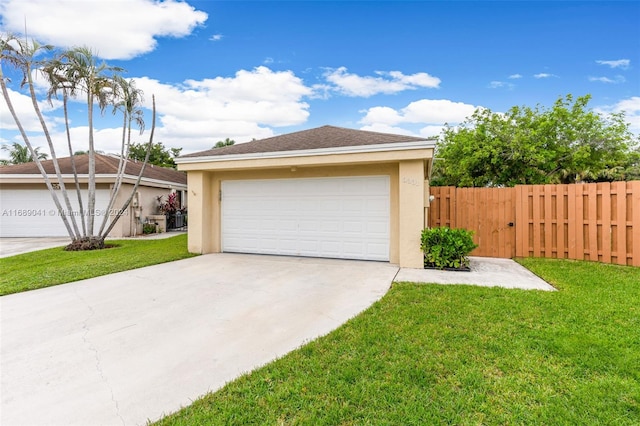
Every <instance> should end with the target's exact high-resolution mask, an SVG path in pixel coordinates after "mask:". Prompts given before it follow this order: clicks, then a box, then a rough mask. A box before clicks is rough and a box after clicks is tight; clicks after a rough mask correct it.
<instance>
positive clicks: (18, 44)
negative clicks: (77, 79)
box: [0, 34, 78, 239]
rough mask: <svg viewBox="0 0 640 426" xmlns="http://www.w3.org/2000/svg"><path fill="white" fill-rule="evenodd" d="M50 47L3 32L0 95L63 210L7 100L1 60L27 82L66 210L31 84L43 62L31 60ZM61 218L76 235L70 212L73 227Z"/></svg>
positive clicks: (63, 217) (65, 216) (51, 47)
mask: <svg viewBox="0 0 640 426" xmlns="http://www.w3.org/2000/svg"><path fill="white" fill-rule="evenodd" d="M52 50H53V46H50V45H41V44H40V43H38V42H37V41H35V40H32V41H31V42H28V41H26V40H25V41H22V40H20V39H18V38H17V37H15V36H14V35H12V34H6V35H5V34H3V35H2V36H1V37H0V52H1V53H0V89H1V90H2V97H3V98H4V100H5V103H6V105H7V108H8V109H9V112H10V113H11V117H12V118H13V120H14V122H15V123H16V126H17V127H18V131H19V132H20V135H21V136H22V139H23V140H24V143H25V145H26V146H27V148H28V149H29V152H30V153H31V158H33V160H34V162H35V163H36V166H37V167H38V170H39V171H40V174H41V175H42V176H43V178H44V181H45V185H46V186H47V188H48V189H49V192H50V193H51V197H52V199H53V202H54V204H55V206H56V208H57V209H58V211H63V209H62V205H61V204H60V200H59V199H58V195H57V193H56V191H55V190H54V189H53V185H52V183H51V179H50V178H49V176H48V175H47V173H46V172H45V170H44V167H43V166H42V164H41V162H40V159H39V158H38V153H37V152H36V151H35V150H34V148H33V145H32V144H31V141H30V139H29V137H28V135H27V133H26V131H25V130H24V127H23V126H22V122H21V121H20V118H19V117H18V115H17V113H16V111H15V108H14V107H13V103H12V102H11V97H10V96H9V90H8V89H7V81H6V80H5V78H4V71H3V69H2V64H3V63H7V64H9V65H11V66H12V67H14V68H16V69H18V70H19V71H21V72H22V81H21V83H20V86H21V87H24V86H25V85H27V86H28V88H29V94H30V96H31V103H32V105H33V108H34V110H35V112H36V115H37V116H38V119H39V121H40V126H41V127H42V130H43V132H44V135H45V138H46V140H47V143H48V145H49V149H50V151H51V159H52V160H53V165H54V169H55V172H56V176H57V178H58V184H59V186H60V189H61V190H62V191H61V192H62V195H63V197H64V200H65V203H66V206H67V210H71V203H70V202H69V197H68V196H67V192H66V190H65V188H64V182H63V180H62V174H61V173H60V167H59V165H58V161H57V158H56V156H55V150H54V149H53V143H52V141H51V135H50V133H49V129H48V128H47V125H46V123H45V120H44V117H43V115H42V112H41V111H40V107H39V105H38V101H37V99H36V93H35V88H34V84H33V71H34V70H38V68H39V66H41V65H42V63H43V62H42V61H40V60H38V61H36V60H35V58H36V56H39V55H40V54H41V53H42V52H45V53H46V52H50V51H52ZM61 218H62V222H63V223H64V226H65V228H66V229H67V232H68V233H69V236H70V237H71V239H75V238H77V236H78V228H77V226H76V225H75V220H74V217H73V216H71V218H72V221H71V223H72V224H73V229H72V227H71V225H70V224H69V220H68V217H67V215H61Z"/></svg>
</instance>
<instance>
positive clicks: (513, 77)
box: [508, 74, 522, 80]
mask: <svg viewBox="0 0 640 426" xmlns="http://www.w3.org/2000/svg"><path fill="white" fill-rule="evenodd" d="M508 78H510V79H511V80H517V79H519V78H522V74H511V75H510V76H509V77H508Z"/></svg>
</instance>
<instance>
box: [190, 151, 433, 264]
mask: <svg viewBox="0 0 640 426" xmlns="http://www.w3.org/2000/svg"><path fill="white" fill-rule="evenodd" d="M416 151H418V150H414V152H412V153H410V154H409V153H406V152H392V153H386V154H387V155H386V156H384V155H380V154H381V153H371V154H362V153H360V154H346V155H336V156H324V157H323V158H315V157H312V158H306V159H300V158H284V159H279V160H281V161H280V162H278V161H275V160H277V159H268V160H259V159H252V160H247V162H245V161H240V162H226V163H220V162H211V163H202V164H194V163H190V164H180V165H179V169H180V170H188V197H189V228H188V234H189V251H191V252H194V253H218V252H220V251H221V233H222V229H221V223H220V212H221V206H220V189H221V183H222V181H225V180H243V179H283V178H313V177H338V176H379V175H386V176H389V178H390V224H389V230H390V241H389V261H390V263H393V264H398V265H400V266H402V267H409V268H423V267H424V265H423V255H422V252H421V251H420V233H421V231H422V229H423V227H424V224H425V206H428V202H426V201H425V198H424V197H425V194H428V191H425V179H426V176H425V170H426V167H425V163H426V162H428V161H431V158H432V156H433V150H431V149H423V150H419V152H416ZM382 154H385V153H382ZM329 157H330V158H329ZM345 157H348V158H349V161H345ZM416 157H417V158H416ZM427 196H428V195H427ZM427 201H428V200H427Z"/></svg>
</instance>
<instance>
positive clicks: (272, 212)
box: [222, 176, 389, 261]
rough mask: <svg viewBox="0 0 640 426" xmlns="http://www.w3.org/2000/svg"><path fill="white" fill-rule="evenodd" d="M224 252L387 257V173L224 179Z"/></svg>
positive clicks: (373, 258) (374, 258)
mask: <svg viewBox="0 0 640 426" xmlns="http://www.w3.org/2000/svg"><path fill="white" fill-rule="evenodd" d="M222 250H223V251H225V252H239V253H260V254H278V255H293V256H311V257H328V258H339V259H363V260H383V261H388V260H389V177H388V176H367V177H337V178H312V179H270V180H239V181H224V182H222Z"/></svg>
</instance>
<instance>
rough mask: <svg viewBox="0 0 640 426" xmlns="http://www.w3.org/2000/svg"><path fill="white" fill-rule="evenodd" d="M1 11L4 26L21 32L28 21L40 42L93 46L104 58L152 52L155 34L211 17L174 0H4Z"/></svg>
mask: <svg viewBox="0 0 640 426" xmlns="http://www.w3.org/2000/svg"><path fill="white" fill-rule="evenodd" d="M0 14H1V15H2V27H3V28H2V29H3V30H4V31H8V32H14V33H22V32H24V27H25V22H26V25H27V31H28V33H29V35H30V36H31V37H34V38H35V39H38V40H39V41H41V42H44V43H50V44H53V45H56V46H58V47H71V46H76V45H78V44H82V45H86V46H90V47H91V48H92V49H95V51H96V52H97V55H98V56H100V57H101V58H104V59H131V58H133V57H136V56H138V55H141V54H144V53H147V52H150V51H152V50H153V49H154V48H155V46H156V43H157V42H156V37H184V36H187V35H189V34H190V33H191V32H192V31H193V30H194V28H195V27H197V26H199V25H202V24H203V23H204V22H205V21H206V20H207V14H206V13H205V12H201V11H198V10H196V9H195V8H194V7H192V6H190V5H189V4H188V3H185V2H181V1H176V0H164V1H152V0H119V1H118V2H116V3H114V2H109V1H75V0H59V1H56V2H52V1H51V0H4V1H3V2H2V3H0ZM114 23H117V28H116V27H114Z"/></svg>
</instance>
